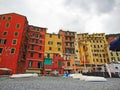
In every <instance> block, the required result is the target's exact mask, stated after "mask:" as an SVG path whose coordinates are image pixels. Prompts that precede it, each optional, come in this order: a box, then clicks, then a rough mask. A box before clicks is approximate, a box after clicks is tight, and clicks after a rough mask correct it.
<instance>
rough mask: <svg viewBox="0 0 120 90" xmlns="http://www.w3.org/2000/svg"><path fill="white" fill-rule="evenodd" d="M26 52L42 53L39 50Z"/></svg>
mask: <svg viewBox="0 0 120 90" xmlns="http://www.w3.org/2000/svg"><path fill="white" fill-rule="evenodd" d="M28 52H36V53H43V52H41V51H40V50H30V49H29V50H28Z"/></svg>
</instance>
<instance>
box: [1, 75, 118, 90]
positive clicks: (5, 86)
mask: <svg viewBox="0 0 120 90" xmlns="http://www.w3.org/2000/svg"><path fill="white" fill-rule="evenodd" d="M0 90H120V78H107V82H86V81H81V80H78V79H72V78H64V77H50V76H40V77H30V78H15V79H11V78H9V77H8V76H0Z"/></svg>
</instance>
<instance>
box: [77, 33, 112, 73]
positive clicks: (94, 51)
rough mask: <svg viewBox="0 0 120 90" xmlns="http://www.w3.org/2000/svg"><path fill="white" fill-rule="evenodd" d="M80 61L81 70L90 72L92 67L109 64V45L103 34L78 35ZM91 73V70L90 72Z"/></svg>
mask: <svg viewBox="0 0 120 90" xmlns="http://www.w3.org/2000/svg"><path fill="white" fill-rule="evenodd" d="M78 39H79V51H80V57H81V58H80V61H81V64H82V66H83V68H85V69H86V68H87V69H88V70H90V69H91V68H92V66H98V67H99V66H101V65H104V64H105V63H109V62H111V59H110V54H109V47H108V46H109V45H108V43H107V41H106V38H105V34H104V33H96V34H88V33H84V34H78ZM90 71H91V70H90Z"/></svg>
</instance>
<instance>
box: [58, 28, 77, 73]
mask: <svg viewBox="0 0 120 90" xmlns="http://www.w3.org/2000/svg"><path fill="white" fill-rule="evenodd" d="M59 34H60V35H61V36H62V46H63V57H64V71H66V72H69V73H73V72H74V71H76V69H75V58H74V57H75V45H74V42H75V32H71V31H63V30H60V31H59Z"/></svg>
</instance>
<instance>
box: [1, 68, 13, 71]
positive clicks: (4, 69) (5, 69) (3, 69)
mask: <svg viewBox="0 0 120 90" xmlns="http://www.w3.org/2000/svg"><path fill="white" fill-rule="evenodd" d="M0 70H2V71H12V70H11V69H9V68H0Z"/></svg>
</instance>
